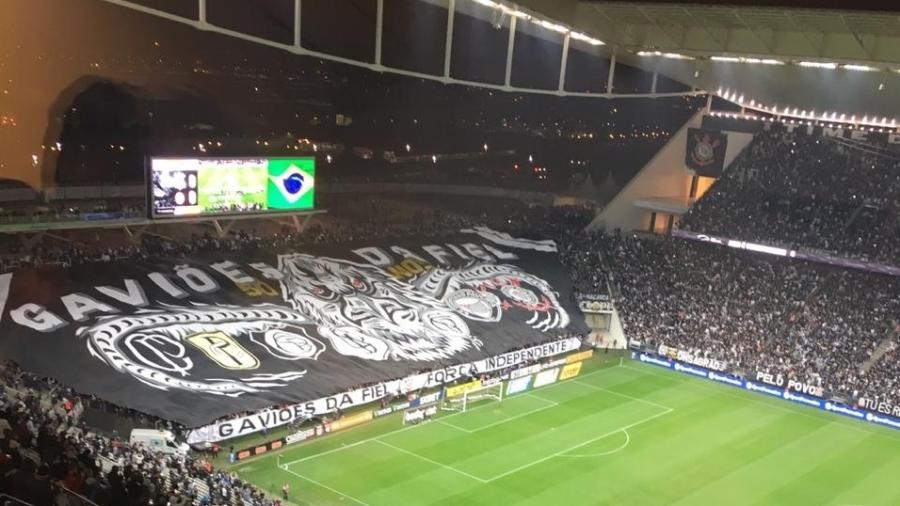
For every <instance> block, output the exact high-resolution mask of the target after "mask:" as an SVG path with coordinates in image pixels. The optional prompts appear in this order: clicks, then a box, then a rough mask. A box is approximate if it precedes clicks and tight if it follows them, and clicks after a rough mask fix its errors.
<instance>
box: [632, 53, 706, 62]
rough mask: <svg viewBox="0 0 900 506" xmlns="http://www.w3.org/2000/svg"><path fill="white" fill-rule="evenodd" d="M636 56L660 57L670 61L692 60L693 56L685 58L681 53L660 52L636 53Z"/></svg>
mask: <svg viewBox="0 0 900 506" xmlns="http://www.w3.org/2000/svg"><path fill="white" fill-rule="evenodd" d="M637 54H638V56H661V57H663V58H669V59H671V60H693V59H694V57H693V56H687V55H684V54H681V53H663V52H661V51H638V53H637Z"/></svg>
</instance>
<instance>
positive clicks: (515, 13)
mask: <svg viewBox="0 0 900 506" xmlns="http://www.w3.org/2000/svg"><path fill="white" fill-rule="evenodd" d="M503 12H505V13H507V14H509V15H510V16H515V17H517V18H519V19H531V14H528V13H527V12H523V11H520V10H518V9H507V8H506V7H504V8H503Z"/></svg>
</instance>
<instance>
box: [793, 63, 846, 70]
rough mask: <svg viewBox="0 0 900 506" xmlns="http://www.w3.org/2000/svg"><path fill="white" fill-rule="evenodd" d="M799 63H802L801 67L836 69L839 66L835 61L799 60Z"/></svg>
mask: <svg viewBox="0 0 900 506" xmlns="http://www.w3.org/2000/svg"><path fill="white" fill-rule="evenodd" d="M797 65H800V66H801V67H810V68H817V69H831V70H834V69H836V68H837V63H834V62H820V61H801V62H797Z"/></svg>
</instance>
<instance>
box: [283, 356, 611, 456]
mask: <svg viewBox="0 0 900 506" xmlns="http://www.w3.org/2000/svg"><path fill="white" fill-rule="evenodd" d="M620 367H621V366H613V367H605V368H603V369H598V370H596V371H593V372H589V373H587V374H584V375H581V376H579V378H587V377H589V376H593V375H595V374H599V373H601V372H608V371H612V370H615V369H619V368H620ZM568 383H571V381H570V380H564V381H559V382H556V383H553V384H552V385H547V386H545V387H541V390H546V389H548V388H553V387H554V386H558V385H565V384H568ZM529 395H531V394H530V393H529ZM534 397H538V398H541V399H543V398H542V397H539V396H537V395H535V396H534ZM543 400H545V401H548V402H553V401H550V399H543ZM490 405H491V404H485V405H483V406H476V407H474V408H472V409H471V410H469V411H459V412H456V413H452V414H449V415H446V416H442V417H440V418H438V420H446V419H447V418H451V417H454V416H457V415H461V414H463V413H469V412H471V411H474V410H476V409H481V408H483V407H486V406H490ZM421 426H422V424H419V425H407V426H406V427H403V428H400V429H397V430H393V431H390V432H386V433H384V434H381V435H379V436H374V437H370V438H368V439H362V440H360V441H355V442H353V443H349V444H345V445H341V446H339V447H337V448H332V449H331V450H325V451H323V452H319V453H314V454H312V455H308V456H306V457H303V458H300V459H296V460H291V461H289V462H283V463H282V465H285V466H290V465H292V464H297V463H300V462H306V461H307V460H312V459H316V458H319V457H322V456H324V455H328V454H330V453H335V452H339V451H343V450H346V449H348V448H353V447H354V446H359V445H361V444H363V443H368V442H370V441H374V440H376V439H379V438H383V437H387V436H391V435H393V434H399V433H401V432H405V431H407V430H410V429H415V428H416V427H421Z"/></svg>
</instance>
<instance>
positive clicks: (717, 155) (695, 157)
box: [684, 128, 728, 177]
mask: <svg viewBox="0 0 900 506" xmlns="http://www.w3.org/2000/svg"><path fill="white" fill-rule="evenodd" d="M727 148H728V136H727V135H726V134H724V133H722V132H717V131H714V130H704V129H701V128H689V129H688V139H687V151H686V153H685V161H684V163H685V164H686V165H687V167H688V168H689V169H691V170H693V171H694V172H696V173H697V175H698V176H704V177H719V176H720V175H721V174H722V170H723V169H724V166H725V150H726V149H727Z"/></svg>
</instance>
